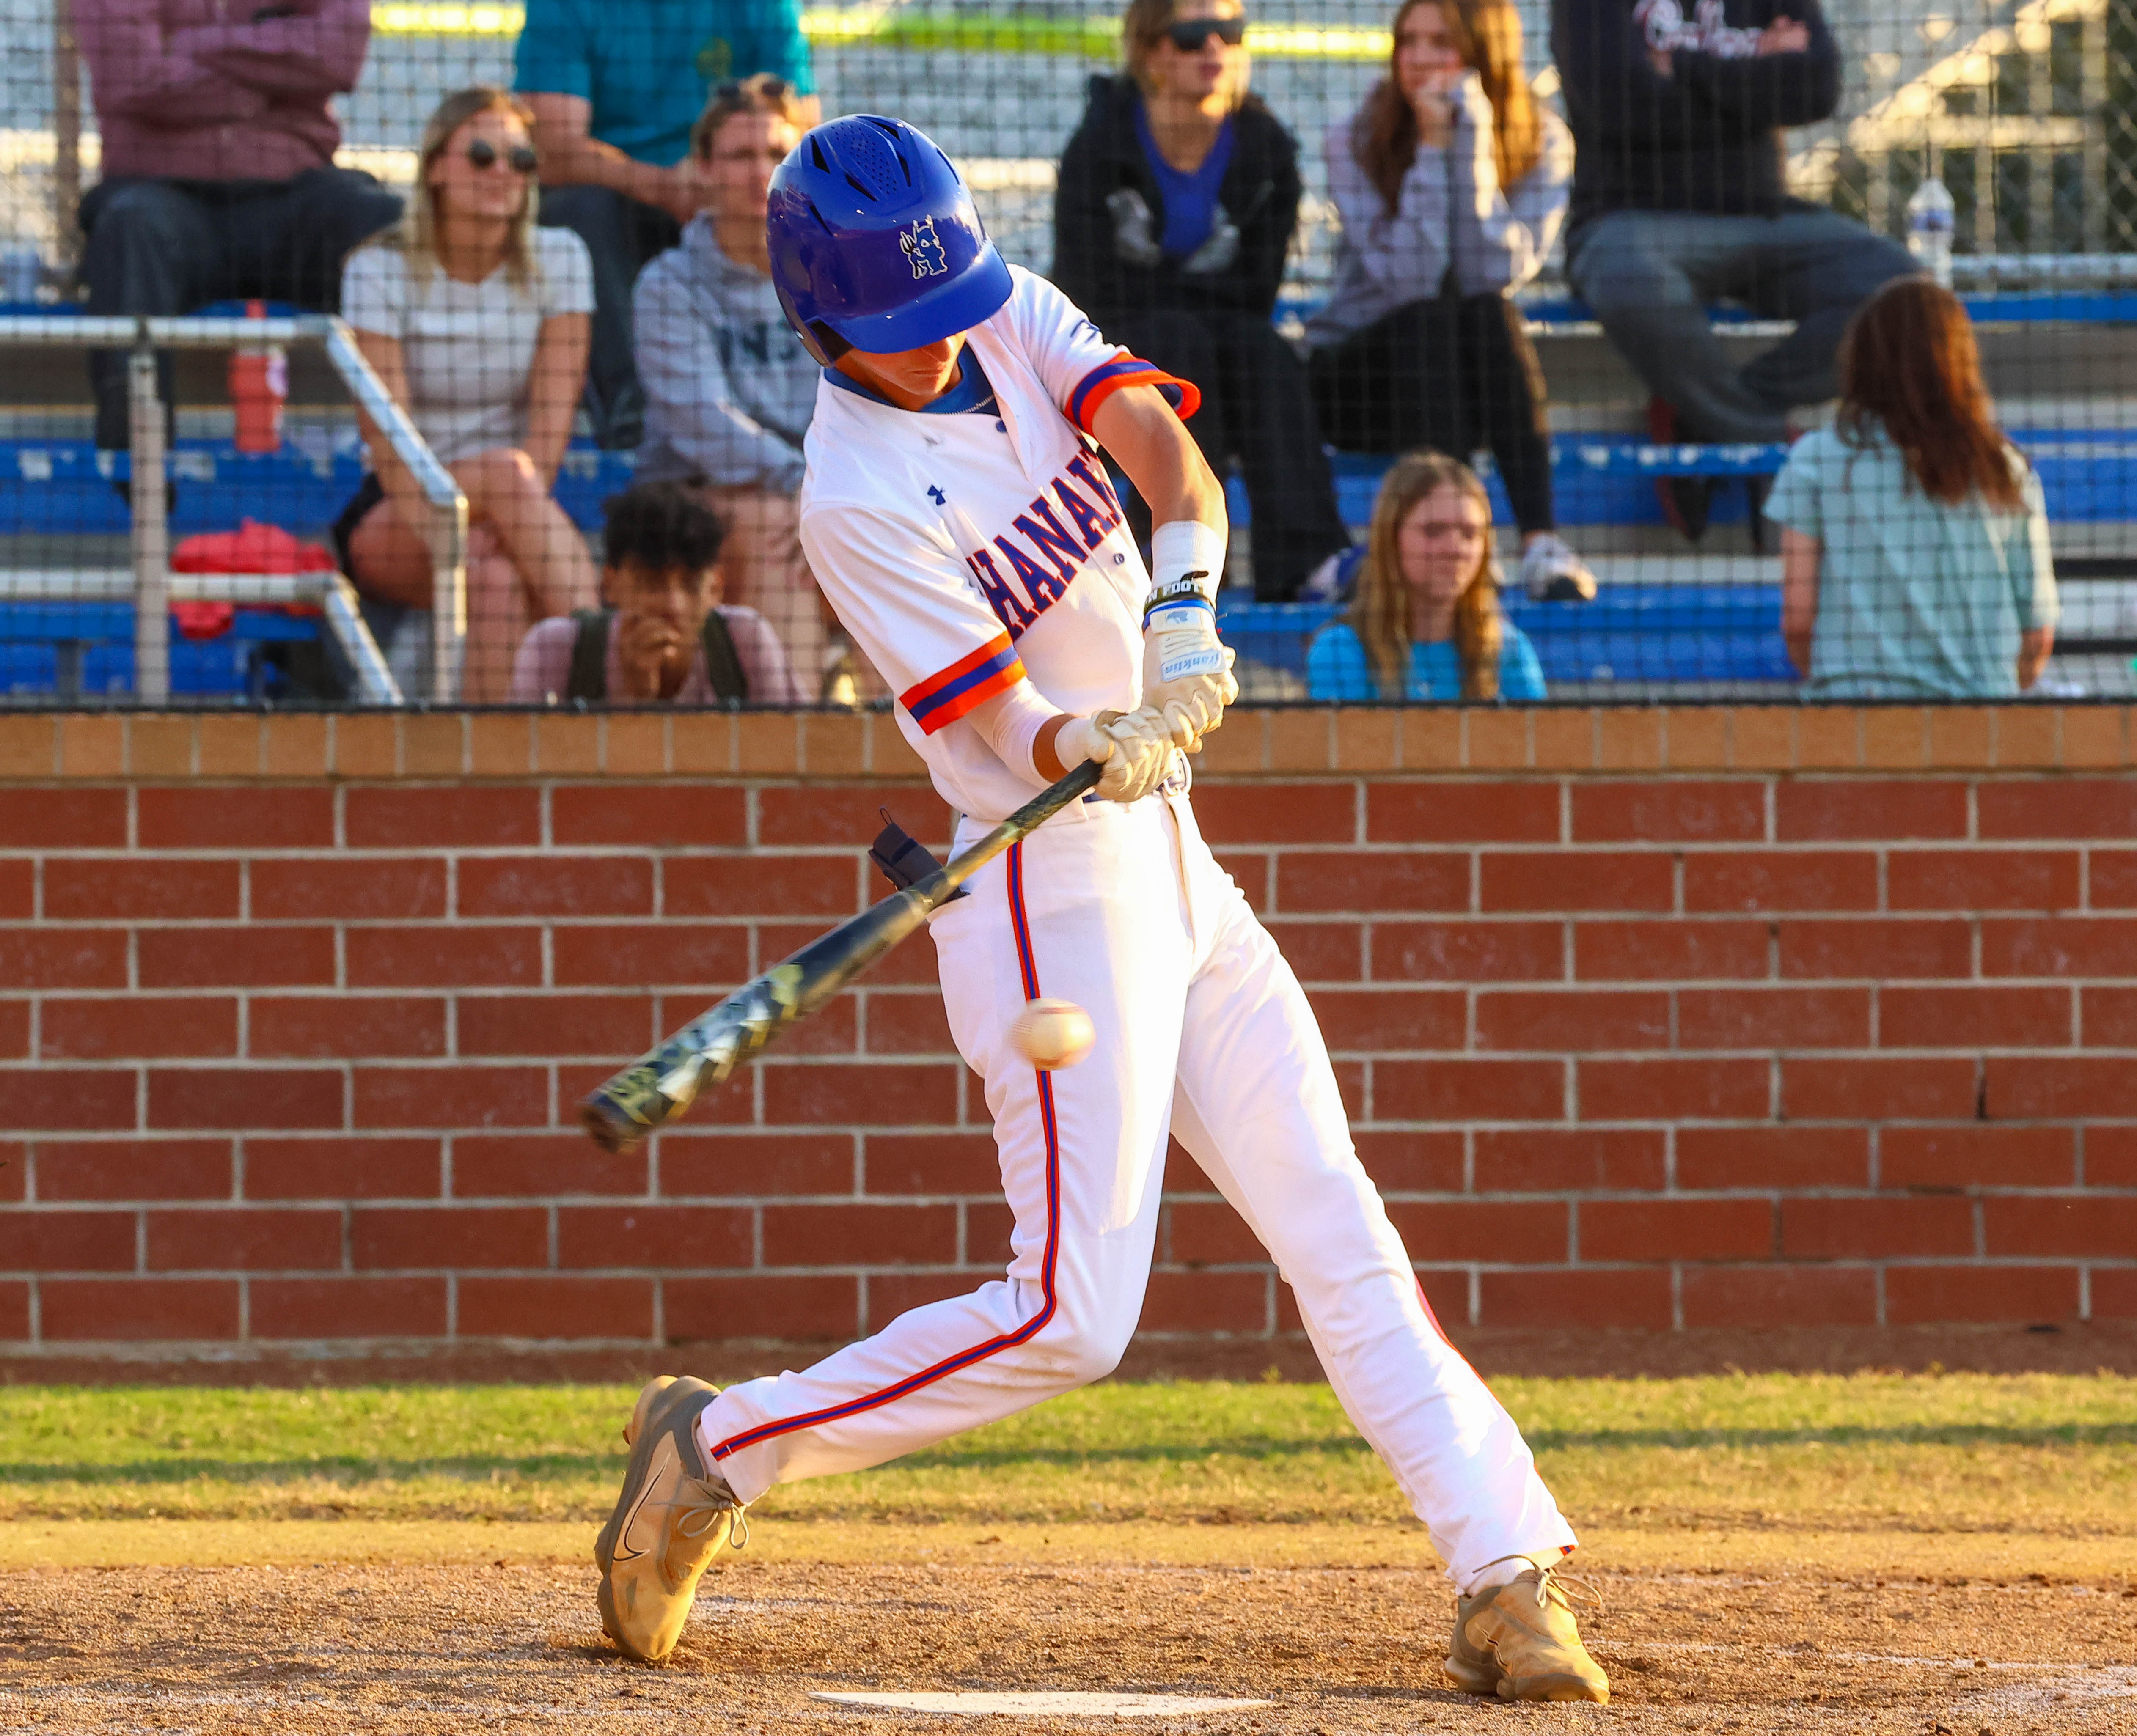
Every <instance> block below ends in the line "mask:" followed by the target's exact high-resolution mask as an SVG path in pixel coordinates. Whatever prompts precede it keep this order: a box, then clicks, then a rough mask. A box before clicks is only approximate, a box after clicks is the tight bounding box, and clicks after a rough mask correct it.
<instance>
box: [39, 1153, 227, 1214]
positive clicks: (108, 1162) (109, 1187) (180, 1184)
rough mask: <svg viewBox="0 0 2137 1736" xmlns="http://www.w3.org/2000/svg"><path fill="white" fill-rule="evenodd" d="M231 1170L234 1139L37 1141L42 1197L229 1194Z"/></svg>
mask: <svg viewBox="0 0 2137 1736" xmlns="http://www.w3.org/2000/svg"><path fill="white" fill-rule="evenodd" d="M16 1170H17V1174H19V1173H20V1171H21V1165H19V1164H18V1165H16ZM230 1174H231V1169H230V1141H229V1140H38V1141H37V1198H38V1199H108V1200H114V1201H118V1200H126V1201H131V1200H135V1199H228V1198H229V1197H230ZM12 1197H17V1198H19V1197H20V1196H19V1195H16V1196H12Z"/></svg>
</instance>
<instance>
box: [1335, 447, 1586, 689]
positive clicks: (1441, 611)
mask: <svg viewBox="0 0 2137 1736" xmlns="http://www.w3.org/2000/svg"><path fill="white" fill-rule="evenodd" d="M1306 687H1307V693H1308V695H1309V696H1310V697H1312V698H1315V699H1340V700H1350V701H1358V700H1370V699H1387V700H1405V699H1406V700H1411V701H1419V700H1434V701H1441V702H1446V701H1451V700H1457V699H1541V698H1543V697H1544V686H1543V667H1542V665H1541V664H1539V663H1538V662H1537V661H1536V648H1535V647H1534V646H1533V645H1531V644H1530V643H1529V639H1528V635H1526V634H1525V633H1523V632H1522V631H1521V629H1520V628H1519V627H1517V626H1516V625H1514V624H1513V623H1512V622H1511V621H1510V620H1507V618H1506V616H1505V615H1503V614H1502V612H1501V611H1500V608H1499V587H1498V579H1497V574H1496V573H1495V572H1494V571H1493V562H1492V503H1491V498H1490V497H1489V496H1488V495H1487V494H1485V492H1484V484H1482V482H1480V481H1478V480H1477V473H1476V472H1475V471H1474V470H1473V469H1470V468H1469V466H1468V465H1467V464H1463V463H1462V462H1461V461H1460V460H1458V459H1452V458H1448V456H1446V455H1444V454H1443V453H1439V452H1413V453H1411V454H1410V455H1409V456H1408V457H1406V458H1403V459H1400V460H1397V461H1396V463H1395V466H1394V468H1393V469H1390V471H1389V472H1388V474H1387V477H1386V479H1385V480H1384V481H1383V482H1382V483H1381V484H1380V498H1379V499H1378V500H1376V501H1375V503H1373V528H1372V534H1371V536H1370V538H1369V540H1368V541H1367V542H1366V545H1365V562H1364V563H1363V564H1362V565H1361V567H1359V569H1358V591H1357V596H1356V598H1355V599H1354V600H1353V601H1352V603H1351V610H1350V613H1349V614H1348V615H1346V616H1345V617H1344V618H1343V619H1342V620H1338V621H1333V622H1331V623H1330V624H1329V625H1327V626H1326V627H1325V628H1323V629H1322V631H1321V632H1320V634H1319V635H1317V637H1316V638H1315V639H1314V641H1313V644H1312V647H1311V648H1310V649H1308V651H1307V658H1306Z"/></svg>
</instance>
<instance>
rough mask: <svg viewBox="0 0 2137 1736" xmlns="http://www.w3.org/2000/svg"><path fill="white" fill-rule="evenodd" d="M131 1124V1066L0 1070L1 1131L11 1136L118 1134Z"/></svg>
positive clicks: (132, 1097)
mask: <svg viewBox="0 0 2137 1736" xmlns="http://www.w3.org/2000/svg"><path fill="white" fill-rule="evenodd" d="M134 1119H135V1116H134V1073H133V1070H132V1069H131V1068H130V1067H129V1068H117V1067H107V1068H100V1069H97V1070H95V1071H90V1070H89V1069H87V1068H85V1067H64V1068H62V1067H41V1068H37V1069H34V1070H30V1069H23V1070H15V1069H0V1127H5V1128H6V1129H7V1131H9V1132H10V1133H17V1134H21V1133H31V1132H35V1131H39V1130H41V1129H49V1130H51V1131H52V1132H55V1133H84V1132H87V1131H91V1130H93V1129H102V1128H111V1129H114V1130H116V1129H119V1128H124V1127H131V1126H134Z"/></svg>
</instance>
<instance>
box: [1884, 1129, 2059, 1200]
mask: <svg viewBox="0 0 2137 1736" xmlns="http://www.w3.org/2000/svg"><path fill="white" fill-rule="evenodd" d="M1877 1174H1878V1179H1879V1180H1880V1182H1881V1184H1882V1185H1884V1186H1886V1187H1888V1188H1919V1189H1923V1190H1925V1191H1935V1190H1938V1189H1947V1188H2027V1187H2033V1188H2056V1187H2068V1186H2070V1185H2071V1183H2073V1182H2074V1181H2076V1179H2077V1160H2076V1149H2075V1143H2074V1140H2073V1139H2072V1135H2071V1129H2069V1128H2067V1127H1998V1126H1983V1125H1982V1124H1980V1123H1979V1122H1975V1123H1972V1124H1967V1125H1961V1126H1949V1127H1887V1128H1886V1129H1884V1130H1883V1131H1881V1132H1880V1133H1879V1134H1878V1135H1877Z"/></svg>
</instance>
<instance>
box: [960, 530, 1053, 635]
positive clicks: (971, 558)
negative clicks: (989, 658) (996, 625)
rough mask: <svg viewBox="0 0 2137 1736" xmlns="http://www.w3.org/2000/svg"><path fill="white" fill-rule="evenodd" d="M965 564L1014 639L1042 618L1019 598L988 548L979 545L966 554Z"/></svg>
mask: <svg viewBox="0 0 2137 1736" xmlns="http://www.w3.org/2000/svg"><path fill="white" fill-rule="evenodd" d="M965 564H966V566H967V567H971V569H972V576H973V577H974V578H975V579H976V580H978V581H979V585H980V595H981V596H983V597H985V598H986V600H987V607H988V608H990V609H991V610H994V612H995V620H998V621H1000V623H1001V624H1002V625H1004V626H1005V627H1006V628H1008V629H1009V636H1010V638H1011V639H1015V638H1016V637H1017V636H1018V635H1020V634H1021V633H1022V632H1023V631H1024V630H1025V628H1026V627H1028V626H1030V625H1031V624H1032V623H1033V622H1034V621H1035V620H1038V619H1039V617H1038V616H1037V615H1034V614H1033V613H1032V612H1031V611H1030V610H1029V609H1027V608H1025V606H1024V605H1023V604H1022V603H1021V602H1020V601H1018V600H1017V595H1016V592H1015V591H1013V590H1011V589H1010V583H1009V581H1008V580H1006V579H1005V578H1004V577H1003V576H1001V568H1000V567H997V566H995V557H993V556H992V555H991V554H989V553H988V552H986V550H985V549H984V548H976V549H974V550H973V551H972V552H971V553H970V554H969V555H967V556H966V557H965Z"/></svg>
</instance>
